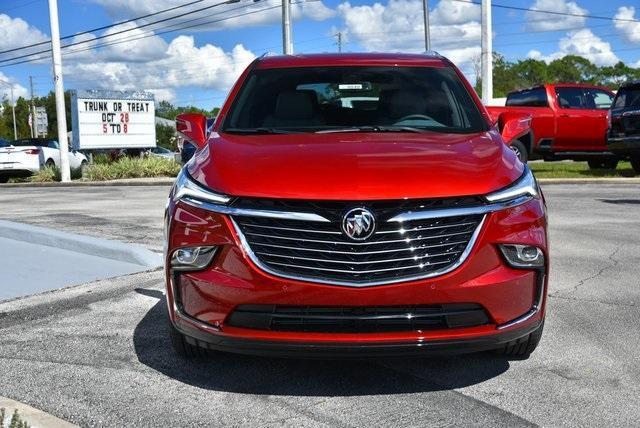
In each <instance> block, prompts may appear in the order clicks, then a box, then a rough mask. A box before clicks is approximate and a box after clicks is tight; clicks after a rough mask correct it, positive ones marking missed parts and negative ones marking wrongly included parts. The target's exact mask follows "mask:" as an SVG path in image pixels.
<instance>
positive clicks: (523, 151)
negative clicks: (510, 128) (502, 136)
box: [509, 140, 529, 163]
mask: <svg viewBox="0 0 640 428" xmlns="http://www.w3.org/2000/svg"><path fill="white" fill-rule="evenodd" d="M509 147H510V148H511V150H513V152H514V153H515V154H516V156H518V159H520V162H522V163H527V161H528V160H529V152H527V147H526V146H525V145H524V144H523V143H522V141H520V140H516V141H514V142H513V143H511V145H510V146H509Z"/></svg>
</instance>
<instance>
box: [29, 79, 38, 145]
mask: <svg viewBox="0 0 640 428" xmlns="http://www.w3.org/2000/svg"><path fill="white" fill-rule="evenodd" d="M29 87H30V88H31V108H30V112H29V113H30V114H31V126H30V127H31V138H33V137H34V136H35V137H37V135H34V134H35V132H34V131H35V129H34V128H35V124H36V123H35V120H36V107H35V106H34V105H33V76H29Z"/></svg>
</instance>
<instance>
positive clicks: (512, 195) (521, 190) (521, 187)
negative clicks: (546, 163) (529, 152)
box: [485, 166, 540, 202]
mask: <svg viewBox="0 0 640 428" xmlns="http://www.w3.org/2000/svg"><path fill="white" fill-rule="evenodd" d="M539 197H540V187H538V183H537V182H536V179H535V177H534V176H533V173H532V172H531V170H530V169H529V168H528V167H527V166H525V170H524V174H522V177H520V178H519V179H518V180H517V181H516V182H515V183H513V184H511V185H509V186H508V187H505V188H504V189H502V190H498V191H497V192H493V193H490V194H488V195H486V196H485V198H486V199H487V201H489V202H507V201H513V200H517V199H520V198H524V199H526V198H529V199H530V198H539Z"/></svg>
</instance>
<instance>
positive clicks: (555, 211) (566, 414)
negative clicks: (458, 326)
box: [0, 184, 640, 426]
mask: <svg viewBox="0 0 640 428" xmlns="http://www.w3.org/2000/svg"><path fill="white" fill-rule="evenodd" d="M167 191H168V189H167V188H135V187H131V188H110V189H84V188H74V189H63V190H61V189H56V188H50V189H1V188H0V206H1V207H2V210H1V211H0V217H3V218H6V219H11V220H18V221H24V222H31V223H35V224H40V225H48V226H51V227H57V228H61V229H68V230H73V231H74V232H80V233H88V234H93V235H96V236H102V237H107V238H111V239H123V240H128V241H133V242H141V243H143V244H146V245H148V246H150V247H152V248H157V247H159V246H161V214H162V207H163V204H164V197H165V196H166V194H167ZM544 191H545V194H546V197H547V201H548V205H549V218H550V223H551V232H550V233H551V244H552V250H551V251H552V269H551V277H550V284H551V285H550V288H551V290H550V298H549V301H548V316H547V321H546V325H545V334H544V336H543V339H542V342H541V344H540V346H539V348H538V349H537V351H536V352H535V353H534V354H533V355H532V356H531V357H530V358H529V359H528V360H507V359H504V358H497V357H493V356H490V355H486V354H481V355H468V356H457V357H450V358H434V359H414V360H407V359H386V360H365V361H304V360H303V361H296V360H278V359H264V358H254V357H243V356H235V355H222V356H218V357H217V358H215V359H211V360H208V361H201V362H185V361H182V360H180V359H178V358H176V357H175V356H174V354H173V353H172V351H171V349H170V346H169V343H168V342H167V339H166V321H165V317H164V310H165V308H164V305H165V303H164V300H163V294H162V287H163V285H162V274H161V272H159V271H155V272H147V273H140V274H133V275H130V276H125V277H121V278H118V279H115V280H105V281H101V282H97V283H92V284H88V285H81V286H77V287H73V288H68V289H65V290H63V291H57V292H53V293H46V294H42V295H37V296H32V297H29V298H25V299H20V300H15V301H10V302H5V303H0V379H2V382H0V395H4V396H8V397H11V398H14V399H17V400H20V401H23V402H25V403H27V404H29V405H32V406H34V407H37V408H40V409H43V410H45V411H48V412H50V413H53V414H54V415H56V416H58V417H61V418H63V419H67V420H69V421H71V422H74V423H77V424H80V425H83V426H87V425H96V426H100V425H104V426H219V425H236V426H237V425H251V426H276V425H277V426H280V425H287V426H382V425H384V426H387V425H398V426H426V425H431V426H459V425H465V426H468V425H473V426H479V425H485V426H486V425H491V426H528V425H544V426H558V425H567V426H637V425H638V421H639V420H640V406H638V403H639V402H640V360H639V359H638V355H639V354H640V341H639V340H638V337H640V308H639V306H640V291H639V290H640V284H639V280H638V278H640V263H639V262H640V258H639V257H638V254H640V240H638V237H639V236H640V186H637V185H628V186H625V185H584V184H582V185H553V186H547V187H545V188H544ZM94 199H95V200H94ZM61 200H64V201H65V203H66V204H67V206H66V207H61V206H59V205H58V203H59V202H60V201H61ZM9 202H10V203H9ZM68 209H71V210H72V211H74V212H76V214H75V215H72V216H69V217H68V216H66V215H65V213H66V212H67V210H68ZM94 220H96V222H97V223H96V224H94V223H93V221H94Z"/></svg>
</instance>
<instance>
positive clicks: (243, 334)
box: [165, 54, 549, 357]
mask: <svg viewBox="0 0 640 428" xmlns="http://www.w3.org/2000/svg"><path fill="white" fill-rule="evenodd" d="M341 88H348V89H349V91H350V95H349V96H351V97H352V96H354V95H353V93H352V92H353V90H354V89H358V88H360V89H361V93H362V96H363V97H373V96H375V97H377V106H376V108H375V109H370V106H369V105H367V106H366V108H363V109H360V108H358V105H357V104H352V105H351V107H343V106H342V103H340V102H337V101H339V99H340V98H341V96H342V92H341V91H342V89H341ZM345 92H346V91H345ZM321 97H322V100H323V101H327V98H330V100H328V102H320V98H321ZM176 126H177V130H178V132H180V133H182V135H183V136H184V137H185V138H187V139H188V140H189V141H190V142H192V144H194V145H195V146H197V147H198V151H197V152H196V155H195V156H194V158H193V159H192V160H191V161H190V162H189V163H188V164H187V165H185V167H184V168H183V169H182V172H181V173H180V175H179V177H178V178H177V180H176V182H175V184H174V186H173V189H172V190H171V193H170V196H169V199H168V203H167V209H166V217H165V218H166V234H165V236H166V239H167V241H166V246H165V248H166V264H165V266H166V298H167V303H168V313H169V319H170V322H171V329H170V332H171V340H172V344H173V346H174V349H175V350H176V352H177V353H178V354H180V355H183V356H194V355H199V354H201V353H204V352H205V351H208V350H220V351H230V352H240V353H252V354H261V355H293V356H310V357H329V356H332V357H333V356H338V357H342V356H358V355H406V354H419V353H429V352H432V353H433V352H471V351H482V350H489V349H497V350H499V352H501V353H503V354H506V355H508V356H528V355H529V354H530V353H531V352H532V351H533V350H534V349H535V348H536V346H537V344H538V342H539V340H540V338H541V335H542V329H543V325H544V317H545V300H546V298H545V295H546V289H547V273H546V272H547V269H548V263H549V261H548V257H549V253H548V248H547V232H546V229H547V221H546V214H545V212H546V208H545V203H544V199H543V197H542V194H541V192H540V189H539V187H538V185H537V183H536V180H535V179H534V177H533V175H532V173H531V171H530V170H529V169H528V167H527V166H526V165H525V164H523V163H521V162H520V161H519V160H518V159H517V157H516V156H515V154H514V153H513V152H512V151H511V150H510V149H509V148H508V147H507V146H506V145H505V143H504V141H503V140H502V137H501V136H500V134H499V133H498V132H497V130H496V128H495V127H494V126H493V125H492V124H491V121H490V118H489V116H488V115H487V113H486V110H485V109H484V108H483V106H482V104H481V102H480V100H479V99H478V97H477V95H476V94H475V92H474V90H473V88H472V87H471V85H469V83H468V82H467V81H466V80H465V78H464V76H463V75H462V73H461V72H460V71H459V70H458V69H457V68H456V67H455V66H454V65H453V64H452V63H451V62H450V61H449V60H447V59H446V58H444V57H441V56H438V55H408V54H324V55H303V56H277V57H276V56H274V57H263V58H259V59H257V60H255V61H254V62H253V63H252V64H251V65H250V66H249V67H248V68H247V69H246V71H245V72H244V73H243V74H242V75H241V77H240V78H239V80H238V82H237V83H236V84H235V86H234V87H233V89H232V91H231V93H230V95H229V98H228V100H227V101H226V102H225V104H224V106H223V107H222V110H221V111H220V116H219V117H218V120H217V121H216V123H215V125H214V127H213V130H211V132H209V130H208V127H207V123H206V118H205V117H204V116H203V115H200V114H197V113H188V114H182V115H179V116H178V117H177V121H176Z"/></svg>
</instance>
